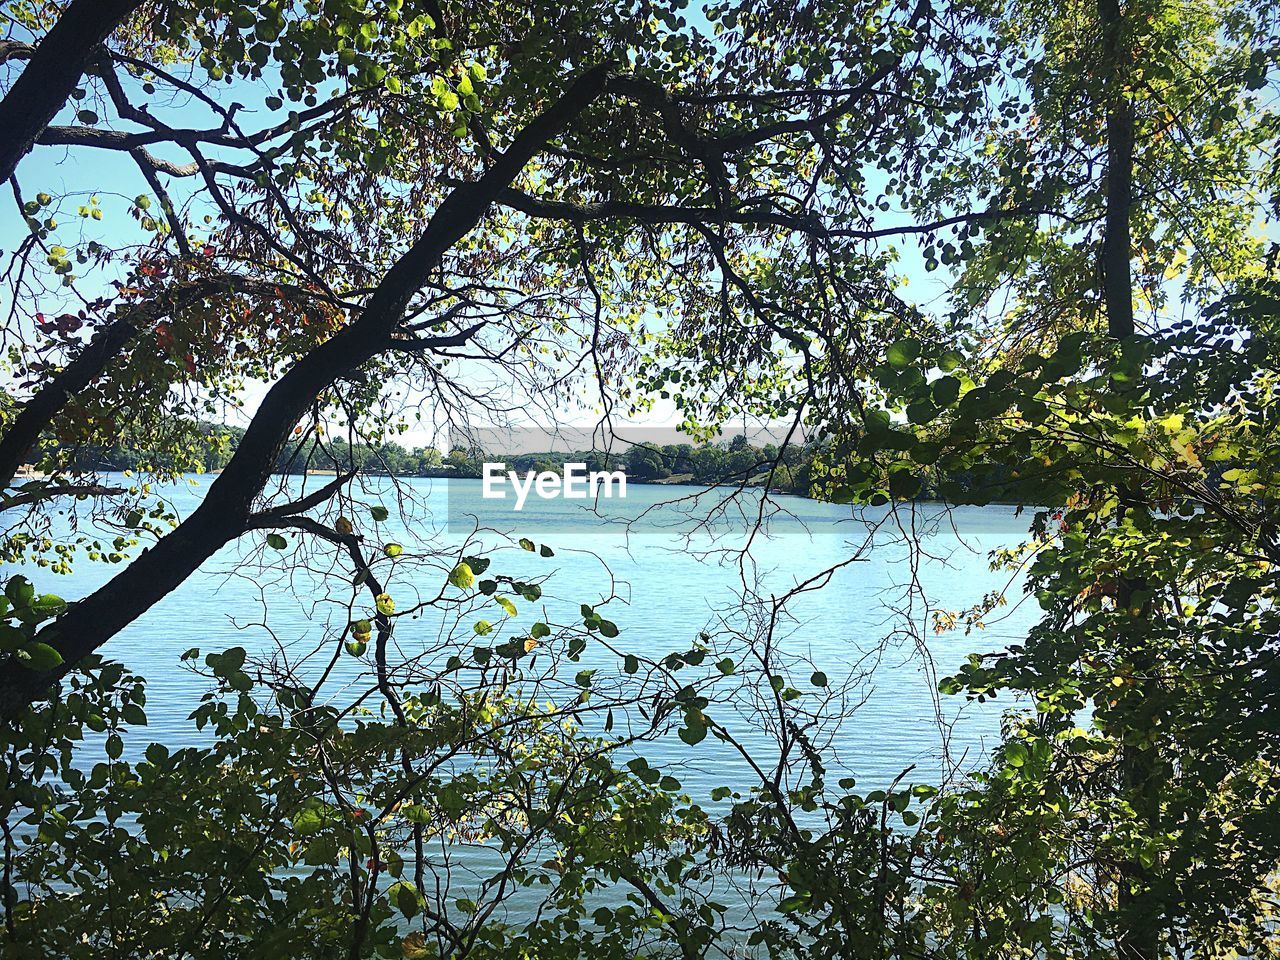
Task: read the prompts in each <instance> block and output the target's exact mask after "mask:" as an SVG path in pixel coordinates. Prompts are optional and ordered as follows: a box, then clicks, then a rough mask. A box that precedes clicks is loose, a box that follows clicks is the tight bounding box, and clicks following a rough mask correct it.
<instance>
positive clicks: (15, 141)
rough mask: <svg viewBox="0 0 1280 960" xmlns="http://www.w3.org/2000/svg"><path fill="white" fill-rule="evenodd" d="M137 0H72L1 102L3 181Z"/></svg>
mask: <svg viewBox="0 0 1280 960" xmlns="http://www.w3.org/2000/svg"><path fill="white" fill-rule="evenodd" d="M141 5H142V0H74V2H73V3H72V4H71V6H69V7H67V9H66V11H64V12H63V14H62V16H61V17H59V18H58V22H57V23H55V24H54V25H53V29H52V30H50V31H49V33H48V35H47V36H46V37H45V38H44V39H43V40H41V41H40V44H39V46H37V47H36V49H35V52H34V53H33V54H32V55H31V60H30V62H29V63H28V64H27V66H26V68H25V69H23V71H22V75H21V76H19V77H18V80H17V82H16V83H14V85H13V86H12V87H11V88H10V89H9V93H8V94H7V95H6V96H5V98H4V100H2V101H0V131H2V132H0V180H8V179H9V177H10V176H11V175H12V174H13V171H14V169H15V168H16V167H17V166H18V161H19V160H21V159H22V158H23V157H24V156H26V154H27V151H28V150H30V149H31V145H32V144H33V143H35V142H36V138H37V137H39V136H40V134H41V133H43V132H44V128H45V127H47V126H48V125H49V122H50V121H51V120H52V119H53V118H54V116H55V115H56V114H57V112H58V111H59V110H61V109H62V107H63V105H64V104H66V102H67V100H68V99H69V98H70V96H71V91H72V90H74V89H75V87H76V84H77V83H79V82H80V78H81V77H82V76H84V72H85V69H86V68H87V67H88V66H89V63H90V61H91V60H92V58H93V55H94V51H96V50H97V48H98V46H99V45H100V44H101V43H102V41H103V40H105V39H106V38H107V37H108V36H110V34H111V31H113V30H114V29H115V28H116V27H118V26H119V25H120V23H121V22H122V21H123V20H124V19H125V18H126V17H128V16H129V14H131V13H132V12H133V11H134V10H136V9H137V8H138V7H140V6H141Z"/></svg>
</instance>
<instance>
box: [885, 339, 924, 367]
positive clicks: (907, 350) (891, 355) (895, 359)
mask: <svg viewBox="0 0 1280 960" xmlns="http://www.w3.org/2000/svg"><path fill="white" fill-rule="evenodd" d="M919 356H920V341H919V340H917V339H915V338H914V337H906V338H904V339H902V340H899V341H898V342H897V343H893V344H890V345H889V349H888V350H886V351H885V354H884V358H885V360H886V361H887V362H888V364H889V366H891V367H897V368H899V369H901V368H903V367H909V366H911V364H913V363H915V361H916V359H917V358H918V357H919Z"/></svg>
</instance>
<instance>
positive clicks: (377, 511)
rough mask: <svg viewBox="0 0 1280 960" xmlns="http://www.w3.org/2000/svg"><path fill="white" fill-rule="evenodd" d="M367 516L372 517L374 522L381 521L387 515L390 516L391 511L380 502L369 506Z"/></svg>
mask: <svg viewBox="0 0 1280 960" xmlns="http://www.w3.org/2000/svg"><path fill="white" fill-rule="evenodd" d="M369 516H371V517H373V520H374V522H375V523H382V522H384V521H385V520H386V519H387V517H389V516H391V513H390V511H388V510H387V508H386V507H384V506H383V505H382V504H378V505H377V506H375V507H370V508H369Z"/></svg>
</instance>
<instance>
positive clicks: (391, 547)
mask: <svg viewBox="0 0 1280 960" xmlns="http://www.w3.org/2000/svg"><path fill="white" fill-rule="evenodd" d="M382 552H383V553H385V554H386V555H387V556H388V557H391V558H392V559H394V558H396V557H398V556H400V554H402V553H404V547H402V546H400V544H398V543H388V544H386V545H385V546H384V547H383V548H382Z"/></svg>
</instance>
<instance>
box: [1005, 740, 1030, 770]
mask: <svg viewBox="0 0 1280 960" xmlns="http://www.w3.org/2000/svg"><path fill="white" fill-rule="evenodd" d="M1029 757H1030V752H1029V751H1028V750H1027V748H1026V745H1025V744H1023V743H1020V742H1019V741H1017V740H1012V741H1010V742H1009V743H1007V744H1005V747H1004V758H1005V760H1006V761H1007V762H1008V764H1009V766H1011V767H1021V766H1023V765H1024V764H1025V763H1026V762H1027V759H1028V758H1029Z"/></svg>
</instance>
